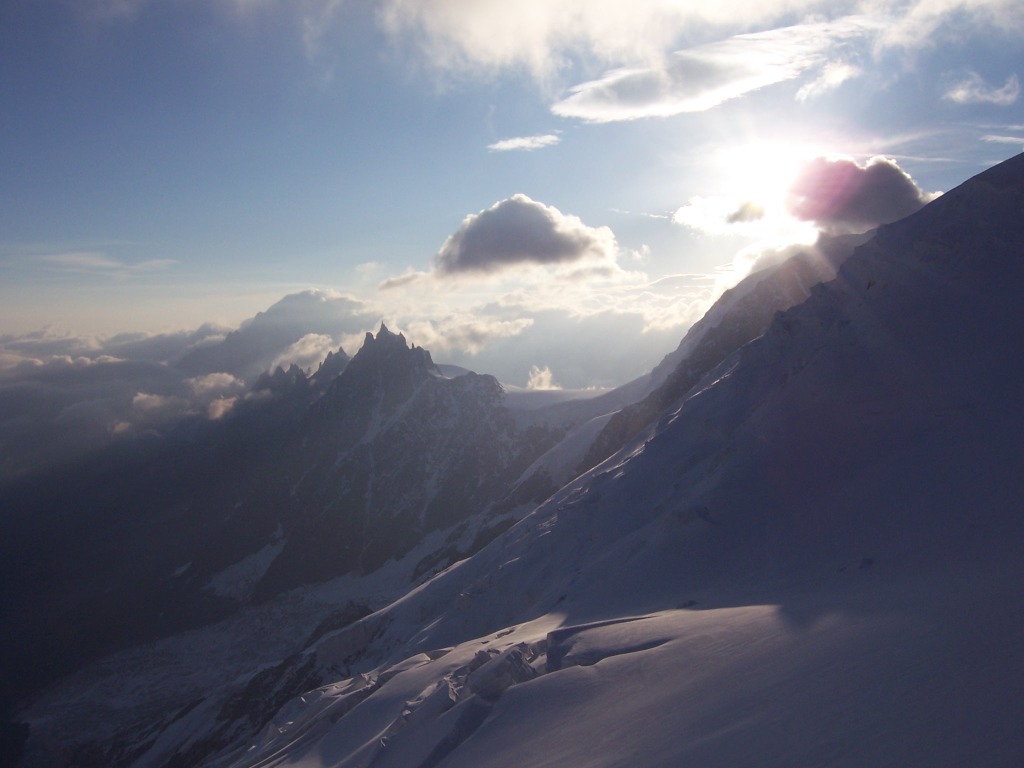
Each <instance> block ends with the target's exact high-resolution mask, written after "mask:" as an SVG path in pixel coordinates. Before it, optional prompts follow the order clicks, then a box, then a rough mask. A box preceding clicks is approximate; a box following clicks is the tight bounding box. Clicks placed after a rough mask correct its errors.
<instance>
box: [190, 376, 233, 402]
mask: <svg viewBox="0 0 1024 768" xmlns="http://www.w3.org/2000/svg"><path fill="white" fill-rule="evenodd" d="M185 383H186V384H187V385H188V387H189V388H190V389H191V390H192V394H194V395H196V396H197V397H206V396H208V395H211V394H213V393H216V392H223V391H225V390H231V389H236V390H237V389H242V388H244V387H245V382H244V381H242V380H240V379H236V378H235V377H234V376H232V375H231V374H230V373H210V374H207V375H206V376H195V377H193V378H190V379H186V380H185Z"/></svg>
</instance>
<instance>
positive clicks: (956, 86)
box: [942, 72, 1020, 107]
mask: <svg viewBox="0 0 1024 768" xmlns="http://www.w3.org/2000/svg"><path fill="white" fill-rule="evenodd" d="M1019 96H1020V82H1019V81H1018V80H1017V75H1015V74H1014V75H1010V76H1009V77H1008V78H1007V79H1006V82H1005V83H1004V84H1003V85H1002V86H1001V87H999V88H996V87H994V86H991V85H989V84H988V83H986V82H985V81H984V80H983V79H982V77H981V76H980V75H979V74H978V73H977V72H968V73H967V74H966V75H965V76H963V77H962V78H960V79H958V80H957V81H956V82H954V83H952V84H950V85H949V87H947V88H946V92H945V93H944V94H943V95H942V98H943V99H945V100H946V101H952V102H954V103H956V104H994V105H996V106H999V107H1008V106H1010V105H1011V104H1013V103H1015V102H1016V101H1017V98H1018V97H1019Z"/></svg>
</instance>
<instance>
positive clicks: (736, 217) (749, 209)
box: [725, 200, 765, 224]
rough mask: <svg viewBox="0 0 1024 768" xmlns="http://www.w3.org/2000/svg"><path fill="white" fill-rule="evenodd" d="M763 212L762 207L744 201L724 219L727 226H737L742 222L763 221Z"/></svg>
mask: <svg viewBox="0 0 1024 768" xmlns="http://www.w3.org/2000/svg"><path fill="white" fill-rule="evenodd" d="M764 215H765V210H764V206H763V205H759V204H758V203H754V202H751V201H750V200H744V201H743V202H742V203H740V205H739V207H738V208H736V210H734V211H733V212H732V213H730V214H729V215H728V216H726V217H725V220H726V222H727V223H729V224H738V223H740V222H743V221H758V220H760V219H763V218H764Z"/></svg>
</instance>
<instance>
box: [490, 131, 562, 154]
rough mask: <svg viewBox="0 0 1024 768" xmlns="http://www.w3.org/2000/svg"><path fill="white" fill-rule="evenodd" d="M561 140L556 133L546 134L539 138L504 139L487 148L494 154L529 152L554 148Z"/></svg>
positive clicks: (519, 137) (518, 137) (538, 136)
mask: <svg viewBox="0 0 1024 768" xmlns="http://www.w3.org/2000/svg"><path fill="white" fill-rule="evenodd" d="M559 141H561V139H560V138H559V137H558V136H557V135H556V134H554V133H545V134H540V135H537V136H517V137H515V138H512V139H502V140H501V141H496V142H494V143H493V144H488V145H487V148H488V149H489V150H491V151H492V152H514V151H517V150H520V151H526V152H529V151H531V150H534V149H541V148H543V147H553V146H554V145H555V144H557V143H558V142H559Z"/></svg>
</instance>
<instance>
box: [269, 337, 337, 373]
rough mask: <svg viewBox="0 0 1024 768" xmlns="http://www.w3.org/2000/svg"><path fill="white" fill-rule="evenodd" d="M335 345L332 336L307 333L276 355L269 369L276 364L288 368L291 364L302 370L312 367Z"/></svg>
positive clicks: (335, 346)
mask: <svg viewBox="0 0 1024 768" xmlns="http://www.w3.org/2000/svg"><path fill="white" fill-rule="evenodd" d="M337 347H338V344H337V342H336V341H335V340H334V337H333V336H329V335H328V334H326V333H307V334H305V335H304V336H303V337H302V338H300V339H299V340H298V341H296V342H295V343H294V344H292V345H291V346H289V347H288V349H286V350H285V351H284V352H282V353H281V354H280V355H278V356H277V357H276V358H275V359H274V361H273V362H271V364H270V370H275V369H277V367H278V366H280V367H282V368H288V367H289V366H291V365H293V364H294V365H297V366H299V368H302V369H303V370H306V369H310V368H314V367H315V366H316V365H317V364H318V363H321V362H323V359H324V358H325V357H327V353H328V352H333V351H334V350H335V349H337Z"/></svg>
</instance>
